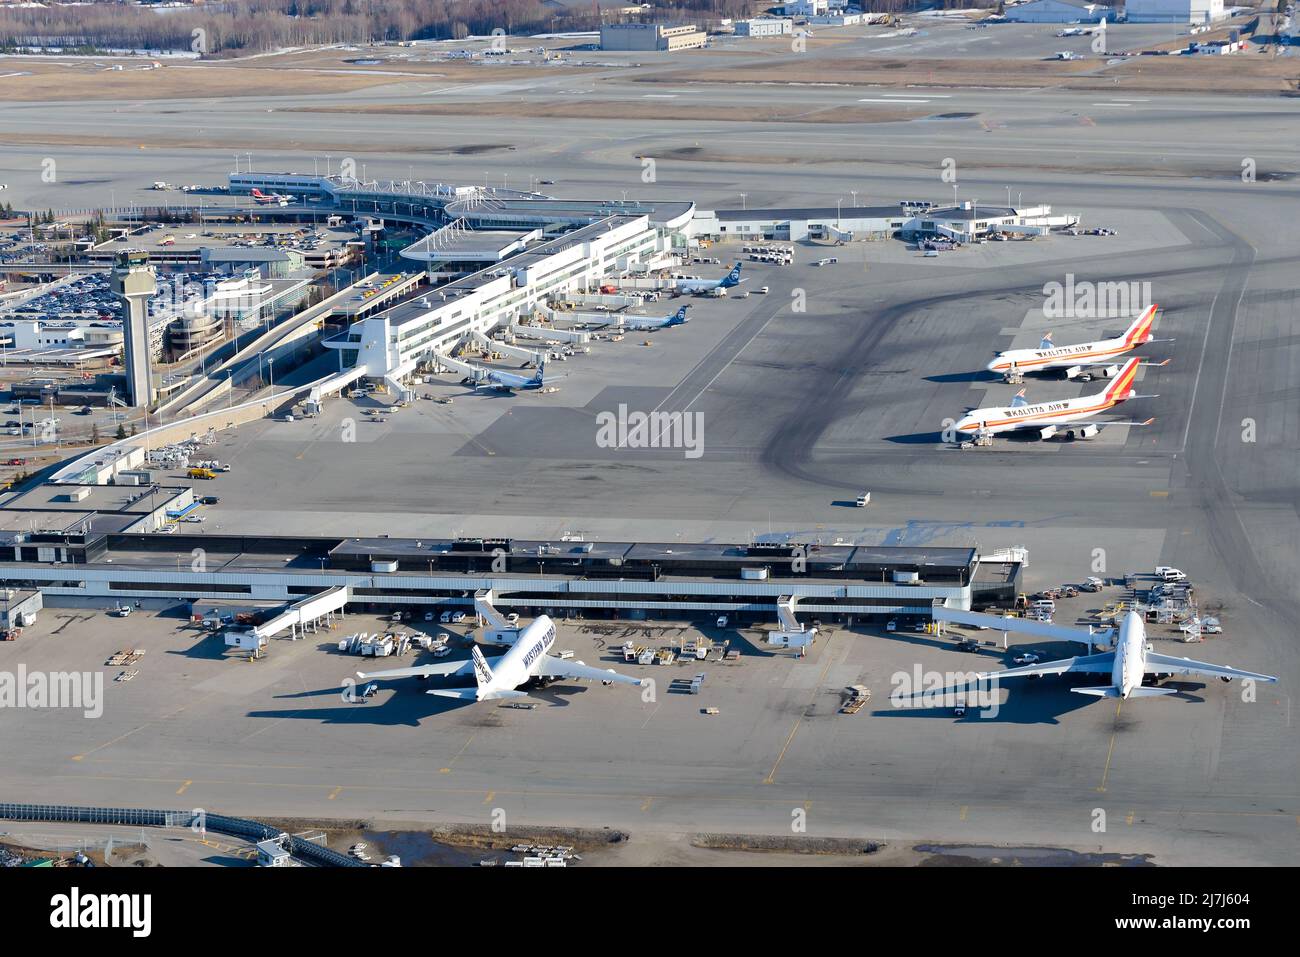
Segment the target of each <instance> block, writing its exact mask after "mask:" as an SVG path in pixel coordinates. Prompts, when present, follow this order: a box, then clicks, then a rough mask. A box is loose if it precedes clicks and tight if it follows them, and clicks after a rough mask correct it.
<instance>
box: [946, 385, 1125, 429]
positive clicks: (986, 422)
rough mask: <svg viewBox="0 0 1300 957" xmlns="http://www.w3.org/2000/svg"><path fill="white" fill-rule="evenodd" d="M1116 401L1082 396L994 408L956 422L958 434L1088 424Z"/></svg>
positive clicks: (1094, 396) (1103, 397) (1101, 396)
mask: <svg viewBox="0 0 1300 957" xmlns="http://www.w3.org/2000/svg"><path fill="white" fill-rule="evenodd" d="M1118 401H1119V400H1116V399H1112V398H1108V397H1107V396H1106V395H1105V394H1104V393H1103V394H1101V395H1085V396H1080V397H1079V398H1077V399H1061V400H1059V401H1056V402H1039V403H1036V404H1034V405H1021V406H993V407H989V408H983V409H976V410H975V411H974V412H969V413H967V414H966V415H964V416H962V418H961V419H960V420H959V421H958V422H957V425H956V430H957V431H958V432H961V433H964V434H967V435H975V434H977V433H979V432H986V433H992V434H994V435H996V434H998V433H1000V432H1014V431H1015V430H1016V429H1027V428H1045V427H1046V426H1049V425H1063V424H1069V423H1071V422H1078V421H1083V420H1087V419H1089V418H1090V417H1092V416H1094V415H1096V414H1097V413H1098V412H1105V411H1106V410H1107V409H1110V408H1114V406H1115V405H1116V404H1117V402H1118Z"/></svg>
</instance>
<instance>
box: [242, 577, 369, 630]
mask: <svg viewBox="0 0 1300 957" xmlns="http://www.w3.org/2000/svg"><path fill="white" fill-rule="evenodd" d="M351 599H352V589H351V587H350V586H348V585H337V586H335V587H334V588H331V589H329V590H327V591H323V592H321V593H320V594H319V595H312V596H310V597H309V598H304V599H303V600H302V601H300V602H297V603H295V604H292V605H290V606H289V607H288V608H286V609H285V610H284V611H282V612H281V613H280V614H278V615H276V616H275V617H274V618H272V619H271V620H270V621H268V622H266V623H264V624H261V625H258V626H257V627H255V628H254V629H253V634H254V635H255V636H256V637H257V638H258V639H262V638H274V637H275V636H276V635H278V634H280V632H282V631H284V630H285V629H286V628H288V629H289V638H290V639H291V640H293V641H297V640H298V639H299V638H300V637H303V638H305V637H306V636H307V634H308V632H309V631H310V632H311V633H312V634H315V633H316V630H317V628H319V627H320V625H321V624H322V623H324V625H325V627H327V628H328V627H330V626H331V625H333V623H334V616H335V613H339V614H340V617H341V613H342V611H343V607H344V606H345V605H346V604H347V603H348V602H349V601H350V600H351Z"/></svg>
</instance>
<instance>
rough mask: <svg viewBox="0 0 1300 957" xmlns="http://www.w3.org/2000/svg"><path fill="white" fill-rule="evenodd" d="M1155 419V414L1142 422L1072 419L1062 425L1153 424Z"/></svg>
mask: <svg viewBox="0 0 1300 957" xmlns="http://www.w3.org/2000/svg"><path fill="white" fill-rule="evenodd" d="M1140 398H1143V399H1145V398H1149V397H1148V396H1145V395H1144V396H1140ZM1154 421H1155V418H1154V416H1153V417H1152V418H1150V419H1143V420H1142V421H1141V422H1139V421H1138V420H1137V419H1094V420H1092V421H1089V422H1078V421H1074V420H1071V421H1069V422H1062V423H1061V427H1062V428H1069V427H1072V426H1076V425H1096V426H1102V425H1150V424H1151V423H1152V422H1154ZM1039 428H1042V426H1041V425H1040V426H1039Z"/></svg>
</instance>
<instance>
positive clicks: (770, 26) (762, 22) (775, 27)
mask: <svg viewBox="0 0 1300 957" xmlns="http://www.w3.org/2000/svg"><path fill="white" fill-rule="evenodd" d="M793 29H794V22H793V21H791V20H786V19H782V18H780V17H755V18H754V19H752V20H740V21H738V22H737V23H736V36H738V37H779V36H784V35H785V34H788V33H790V32H791V31H792V30H793Z"/></svg>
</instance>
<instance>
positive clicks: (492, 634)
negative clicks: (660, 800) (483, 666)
mask: <svg viewBox="0 0 1300 957" xmlns="http://www.w3.org/2000/svg"><path fill="white" fill-rule="evenodd" d="M496 597H497V593H496V589H494V588H486V589H480V590H479V591H476V592H475V593H474V613H475V614H476V615H478V617H479V620H480V621H482V622H483V623H484V624H485V626H486V627H485V628H484V631H483V633H482V634H481V635H480V636H479V637H480V639H481V640H483V641H485V642H488V643H489V644H494V645H513V644H514V643H515V641H517V640H518V638H519V631H520V629H519V628H518V627H517V626H515V625H512V624H510V622H509V621H507V620H506V619H505V617H504V616H503V615H502V614H501V612H499V611H497V610H496V607H495V605H493V602H495V601H496Z"/></svg>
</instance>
